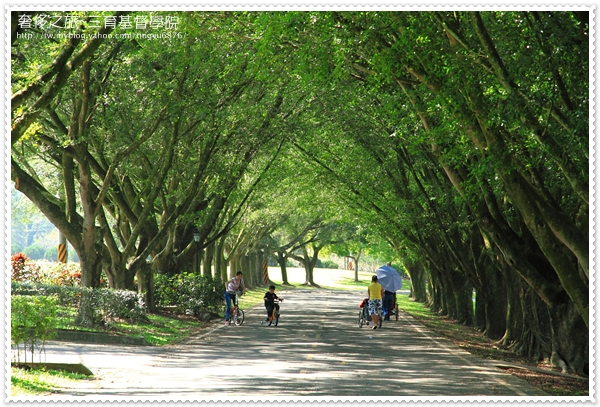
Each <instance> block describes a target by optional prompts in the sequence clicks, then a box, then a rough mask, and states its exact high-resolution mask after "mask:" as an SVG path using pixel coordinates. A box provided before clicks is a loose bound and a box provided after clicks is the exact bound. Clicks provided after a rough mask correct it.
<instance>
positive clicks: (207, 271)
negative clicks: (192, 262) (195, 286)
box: [202, 243, 215, 281]
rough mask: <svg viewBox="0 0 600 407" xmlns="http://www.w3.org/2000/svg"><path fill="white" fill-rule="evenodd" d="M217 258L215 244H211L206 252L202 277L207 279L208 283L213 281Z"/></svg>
mask: <svg viewBox="0 0 600 407" xmlns="http://www.w3.org/2000/svg"><path fill="white" fill-rule="evenodd" d="M214 256H215V244H214V243H213V244H211V245H210V246H208V247H207V248H206V249H205V250H204V262H203V263H202V275H203V276H204V277H206V279H207V280H208V281H212V279H213V273H212V266H213V259H214Z"/></svg>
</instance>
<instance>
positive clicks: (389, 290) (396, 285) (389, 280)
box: [376, 265, 402, 321]
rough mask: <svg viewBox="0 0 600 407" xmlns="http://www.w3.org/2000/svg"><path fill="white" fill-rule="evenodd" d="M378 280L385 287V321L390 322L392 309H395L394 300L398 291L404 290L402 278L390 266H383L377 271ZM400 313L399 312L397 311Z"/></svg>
mask: <svg viewBox="0 0 600 407" xmlns="http://www.w3.org/2000/svg"><path fill="white" fill-rule="evenodd" d="M376 273H377V274H376V275H377V278H378V279H379V283H380V284H381V286H382V287H383V290H384V293H383V315H384V320H385V321H389V320H390V315H391V314H392V309H394V303H395V301H394V299H395V296H396V291H398V290H399V289H401V288H402V277H401V276H400V274H399V273H398V272H397V271H396V269H394V268H393V267H390V266H387V265H386V266H381V267H379V268H378V269H377V272H376ZM396 312H398V310H396Z"/></svg>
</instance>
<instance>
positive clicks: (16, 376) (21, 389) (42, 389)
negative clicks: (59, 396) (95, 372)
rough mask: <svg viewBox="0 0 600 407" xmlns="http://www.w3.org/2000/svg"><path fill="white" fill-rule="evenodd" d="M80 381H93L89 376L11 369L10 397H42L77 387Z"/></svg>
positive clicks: (55, 371)
mask: <svg viewBox="0 0 600 407" xmlns="http://www.w3.org/2000/svg"><path fill="white" fill-rule="evenodd" d="M80 380H93V379H90V377H89V376H86V375H82V374H75V373H67V372H62V371H57V370H35V369H22V368H13V367H11V368H10V395H11V396H13V397H18V396H40V395H44V394H49V393H53V392H56V391H57V390H60V389H61V388H63V387H64V388H72V387H76V386H77V384H76V383H77V382H78V381H80Z"/></svg>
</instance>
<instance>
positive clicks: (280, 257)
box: [277, 252, 290, 285]
mask: <svg viewBox="0 0 600 407" xmlns="http://www.w3.org/2000/svg"><path fill="white" fill-rule="evenodd" d="M277 264H279V268H280V269H281V280H282V282H281V284H282V285H290V283H289V282H288V276H287V264H286V257H285V253H284V252H277Z"/></svg>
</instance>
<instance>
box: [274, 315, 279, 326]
mask: <svg viewBox="0 0 600 407" xmlns="http://www.w3.org/2000/svg"><path fill="white" fill-rule="evenodd" d="M273 312H275V311H273ZM278 323H279V314H278V313H277V312H275V315H273V326H277V324H278Z"/></svg>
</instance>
